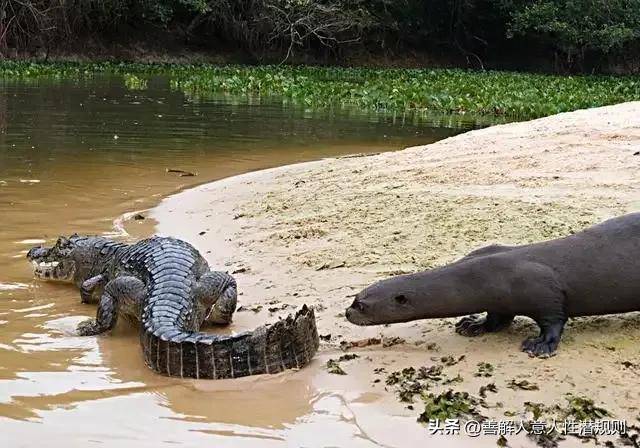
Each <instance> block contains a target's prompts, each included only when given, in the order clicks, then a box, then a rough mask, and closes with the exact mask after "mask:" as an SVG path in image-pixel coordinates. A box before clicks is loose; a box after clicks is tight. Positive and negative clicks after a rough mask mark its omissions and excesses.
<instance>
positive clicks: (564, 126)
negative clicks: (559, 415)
mask: <svg viewBox="0 0 640 448" xmlns="http://www.w3.org/2000/svg"><path fill="white" fill-rule="evenodd" d="M637 117H640V103H639V102H635V103H623V104H619V105H615V106H607V107H602V108H598V109H588V110H580V111H576V112H569V113H563V114H559V115H555V116H551V117H546V118H541V119H538V120H533V121H528V122H518V123H511V124H505V125H496V126H492V127H489V128H485V129H480V130H475V131H470V132H467V133H464V134H460V135H457V136H454V137H451V138H448V139H445V140H441V141H439V142H436V143H434V144H431V145H427V146H419V147H412V148H407V149H405V150H402V151H397V152H389V153H382V154H378V155H371V156H363V157H355V158H335V159H324V160H319V161H315V162H305V163H300V164H295V165H289V166H283V167H278V168H272V169H269V170H265V171H257V172H251V173H247V174H244V175H240V176H235V177H230V178H226V179H223V180H220V181H216V182H213V183H208V184H203V185H200V186H198V187H195V188H192V189H189V190H186V191H183V192H181V193H179V194H177V195H173V196H170V197H168V198H165V199H164V200H163V201H162V202H161V203H160V204H159V205H158V206H157V207H156V208H154V209H153V211H152V216H153V217H154V218H155V219H156V220H157V222H158V224H157V232H158V233H159V234H171V235H173V236H176V237H179V238H183V239H185V240H187V241H189V242H191V243H193V244H194V245H195V246H196V247H197V248H198V249H200V250H201V251H202V253H203V255H205V257H206V258H207V259H208V260H209V262H210V263H211V265H212V266H214V267H216V268H218V269H226V270H229V271H230V272H235V274H234V275H235V276H236V278H237V280H238V283H239V290H240V291H242V295H240V296H239V305H241V306H243V307H244V308H245V310H247V311H238V312H237V313H236V320H235V323H234V324H233V326H232V328H231V330H232V331H240V330H245V329H251V328H255V327H256V326H258V325H260V324H262V323H265V322H268V321H272V320H274V319H276V318H278V317H284V316H286V315H287V314H289V313H290V312H293V311H294V310H295V309H296V308H298V307H299V306H301V305H302V304H303V303H306V304H308V305H313V306H314V307H315V308H316V316H317V322H318V331H319V333H320V335H322V336H324V338H325V339H328V340H323V341H322V342H321V348H320V352H319V354H318V356H317V360H316V361H314V362H313V363H312V364H311V366H309V367H308V368H306V369H304V370H303V371H302V372H299V373H296V374H295V375H304V376H305V377H307V378H311V379H310V380H309V381H311V383H313V384H315V385H316V386H317V387H318V388H319V389H320V390H325V391H331V392H333V393H335V394H338V395H340V396H341V397H342V400H343V403H344V406H346V407H347V408H349V409H350V410H351V411H352V412H355V413H356V414H357V415H356V417H358V421H359V424H360V426H361V427H362V428H361V429H363V430H365V433H367V434H369V433H370V434H371V438H372V440H375V441H377V442H379V443H381V444H384V445H386V446H400V445H401V444H402V443H403V442H404V443H406V442H407V441H408V440H410V441H413V442H417V441H424V440H425V439H423V438H422V437H425V438H426V429H425V428H424V427H422V426H421V425H419V424H418V423H416V422H415V419H416V416H417V414H419V412H421V410H420V402H419V400H418V401H417V402H416V403H414V406H415V409H414V410H410V409H407V404H406V403H400V402H398V401H397V400H396V397H395V394H394V391H393V388H391V387H385V384H384V380H385V375H377V374H375V373H374V369H379V368H385V369H386V373H391V372H392V371H394V370H400V369H402V368H403V367H407V366H413V367H415V368H416V369H417V368H418V367H420V366H425V365H426V366H429V365H435V364H438V363H439V362H440V361H439V359H440V358H441V357H446V356H452V357H454V358H456V359H457V358H458V357H460V356H462V355H464V358H463V360H461V361H459V362H457V363H455V365H451V366H446V367H444V371H445V372H446V374H447V376H448V377H455V376H456V374H457V375H459V376H460V377H461V378H462V382H461V383H459V384H455V385H452V386H449V387H450V388H453V389H455V390H461V391H467V392H469V393H471V394H474V395H477V394H478V389H479V387H480V386H482V385H485V383H488V382H495V384H496V386H497V387H498V392H497V393H496V394H491V395H490V397H488V398H487V401H488V402H490V404H491V408H490V409H483V413H484V414H485V415H487V416H489V417H490V418H492V419H499V418H500V417H502V418H503V419H504V418H505V417H504V412H506V411H509V412H514V413H515V415H518V416H525V415H526V410H525V409H524V402H525V401H532V402H541V403H545V404H546V405H552V404H562V403H563V401H564V396H565V394H567V393H574V394H577V395H582V396H585V397H589V398H592V399H593V400H594V402H595V404H596V405H601V406H603V407H604V408H606V409H608V410H610V411H611V412H612V413H613V414H614V416H615V417H616V418H624V419H627V420H628V421H629V422H632V423H633V422H634V419H635V418H636V417H638V416H639V415H638V414H640V408H638V405H637V403H638V402H640V395H639V392H638V389H639V388H638V387H637V386H638V384H640V372H636V371H635V370H633V368H632V367H631V368H624V367H622V365H621V363H624V362H625V361H626V360H632V359H634V358H635V357H636V356H637V353H635V352H636V351H637V350H636V349H637V347H635V346H634V343H633V341H634V340H638V338H639V337H640V315H639V314H638V313H630V314H627V315H616V316H606V317H592V318H581V319H574V320H573V321H571V322H570V323H569V324H568V326H567V330H566V331H565V335H564V337H563V341H562V343H561V345H560V347H559V351H558V355H557V356H555V357H553V358H551V359H548V360H537V359H536V360H532V359H529V358H528V357H527V356H526V355H525V354H523V353H521V352H520V351H519V345H520V342H521V340H522V339H524V338H525V337H527V336H528V335H529V334H531V333H533V332H534V331H535V327H534V325H533V324H532V323H531V322H530V321H528V320H527V319H524V318H517V320H516V322H515V324H514V325H513V326H512V327H511V328H510V329H508V330H507V331H505V332H503V333H500V334H495V335H487V336H481V337H479V338H464V337H462V336H459V335H457V334H455V333H454V332H453V328H452V327H453V323H454V322H455V319H437V320H428V321H415V322H409V323H405V324H394V325H391V326H382V327H364V328H363V327H355V326H353V325H351V324H349V323H348V322H347V321H346V319H344V314H343V312H344V308H345V307H346V306H347V305H348V304H349V302H350V299H349V296H350V295H351V294H353V293H355V292H357V291H358V290H359V289H360V288H362V287H363V286H365V285H367V284H369V283H371V282H373V281H375V280H377V279H380V278H384V277H387V276H389V275H393V274H398V273H404V272H413V271H417V270H423V269H427V268H430V267H434V266H438V265H442V264H445V263H448V262H450V261H453V260H455V259H456V258H459V257H461V256H463V255H464V254H465V253H467V252H469V251H471V250H473V249H475V248H477V247H480V246H483V245H486V244H490V243H495V242H500V243H505V244H522V243H527V242H533V241H539V240H543V239H550V238H555V237H559V236H563V235H566V234H567V233H570V232H572V231H576V230H579V229H581V228H584V227H587V226H588V225H590V224H593V223H595V222H599V221H602V220H603V219H606V218H608V217H611V216H614V215H619V214H623V213H627V212H630V211H634V210H640V194H639V193H638V192H639V191H640V179H639V178H638V176H637V173H638V172H640V156H638V155H635V154H636V153H637V152H638V150H639V149H640V119H638V118H637ZM201 232H205V233H204V234H202V235H201V234H200V233H201ZM258 307H261V309H259V310H258ZM251 310H255V311H251ZM269 310H271V311H269ZM366 338H382V339H383V340H387V341H391V342H395V344H392V345H391V346H388V347H383V346H382V345H373V346H370V347H356V348H353V349H351V350H350V352H353V353H357V354H358V355H359V356H360V357H359V358H358V359H355V360H353V361H348V362H345V363H343V364H342V367H343V368H344V370H345V371H346V372H347V373H348V375H346V376H341V375H331V374H329V373H327V371H326V369H325V367H324V363H325V362H326V361H327V360H328V359H329V358H331V357H334V358H335V357H337V356H339V355H340V354H341V353H342V350H341V349H340V346H341V345H343V346H344V344H349V343H353V342H354V341H359V340H362V339H366ZM636 345H637V344H636ZM480 362H489V363H491V364H492V365H493V366H494V367H495V373H494V376H493V377H492V378H482V377H477V376H475V373H476V372H477V369H478V367H477V365H478V363H480ZM376 378H377V379H381V380H382V381H380V382H377V383H376V382H373V381H374V380H375V379H376ZM512 379H518V380H522V379H527V380H528V381H531V382H534V383H537V384H539V385H540V386H541V387H540V390H534V391H522V390H518V391H516V390H512V389H510V388H509V387H508V383H509V381H510V380H512ZM326 384H331V388H330V389H325V388H324V386H323V385H326ZM605 385H606V386H605ZM442 390H446V387H443V385H439V386H438V387H436V388H434V389H433V391H434V392H439V391H442ZM362 397H369V398H370V399H369V400H364V401H366V403H365V402H363V398H362ZM498 403H501V405H500V406H501V407H498ZM634 403H636V404H634ZM354 409H357V412H356V411H354ZM384 415H393V418H394V422H395V423H394V424H395V425H400V426H395V428H396V429H395V430H397V428H399V427H400V428H402V429H401V431H407V434H409V436H408V437H409V439H407V440H402V441H399V440H397V439H395V438H394V437H393V435H386V436H385V434H384V431H381V430H380V428H376V423H375V422H376V421H377V422H378V423H377V424H378V425H379V424H380V422H383V421H384V420H380V419H382V418H383V416H384ZM630 424H631V423H630ZM412 428H417V429H418V431H416V430H415V429H412ZM382 429H384V428H382ZM395 430H394V431H395ZM387 432H388V431H387ZM412 437H417V438H412ZM518 437H519V436H518ZM481 439H482V441H481V445H482V444H485V442H486V445H487V446H493V445H494V444H495V439H496V437H482V438H481ZM513 440H514V441H515V440H520V439H517V438H514V439H513ZM475 441H477V439H475V440H474V442H475ZM510 441H511V439H510ZM441 442H442V443H447V444H451V446H464V445H465V443H468V439H466V438H465V437H461V438H453V439H451V438H449V439H445V438H442V439H441V438H438V443H441ZM574 442H575V443H576V445H575V446H583V444H582V443H581V442H580V441H578V439H575V440H573V438H569V440H568V441H566V442H562V443H561V446H572V445H574ZM525 443H526V442H525ZM529 444H531V443H530V442H529Z"/></svg>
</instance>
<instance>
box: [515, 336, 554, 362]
mask: <svg viewBox="0 0 640 448" xmlns="http://www.w3.org/2000/svg"><path fill="white" fill-rule="evenodd" d="M558 342H559V341H548V340H546V339H545V337H544V336H539V337H537V338H528V339H525V340H524V341H523V342H522V351H523V352H525V353H528V354H529V356H531V357H532V358H533V357H536V358H550V357H551V356H555V354H556V349H557V348H558Z"/></svg>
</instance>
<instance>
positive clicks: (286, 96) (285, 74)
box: [0, 61, 640, 119]
mask: <svg viewBox="0 0 640 448" xmlns="http://www.w3.org/2000/svg"><path fill="white" fill-rule="evenodd" d="M104 74H113V75H118V76H122V77H123V78H124V80H125V82H126V84H127V86H129V88H131V89H143V88H145V87H146V80H147V79H149V78H150V77H151V76H156V75H163V76H166V77H168V78H169V82H170V85H171V88H173V89H174V90H178V91H181V92H183V93H185V94H186V95H187V96H190V97H195V98H202V97H206V96H208V95H215V94H219V93H229V94H234V95H241V96H248V97H266V96H268V97H272V98H279V99H280V100H281V101H282V103H283V104H289V103H292V104H298V105H301V106H305V107H312V108H316V109H317V108H331V107H336V106H337V107H355V108H358V109H366V110H376V111H378V110H383V111H387V112H394V113H404V112H408V111H411V112H415V113H433V112H435V113H445V114H465V115H466V114H471V115H474V116H483V115H484V116H487V115H488V116H494V117H495V116H500V117H508V118H509V119H530V118H537V117H543V116H547V115H551V114H555V113H558V112H567V111H572V110H577V109H583V108H588V107H598V106H605V105H609V104H616V103H620V102H624V101H634V100H635V101H637V100H640V83H638V82H637V78H635V77H633V76H593V75H585V76H570V77H566V76H556V75H545V74H533V73H514V72H501V71H472V70H461V69H437V70H434V69H429V70H424V69H395V68H393V69H373V68H343V67H340V68H338V67H305V66H295V67H291V66H273V65H266V66H233V65H228V66H216V65H210V64H141V63H112V62H97V63H78V62H57V63H46V62H42V63H33V62H24V61H2V62H0V77H11V78H22V79H37V78H41V77H47V78H50V79H58V80H62V79H83V78H91V77H93V76H98V75H104Z"/></svg>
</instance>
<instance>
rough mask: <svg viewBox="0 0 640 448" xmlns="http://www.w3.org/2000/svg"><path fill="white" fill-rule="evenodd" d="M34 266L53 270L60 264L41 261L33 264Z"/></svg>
mask: <svg viewBox="0 0 640 448" xmlns="http://www.w3.org/2000/svg"><path fill="white" fill-rule="evenodd" d="M35 264H36V266H38V267H41V268H55V267H56V266H58V265H59V264H60V262H59V261H41V262H40V263H35Z"/></svg>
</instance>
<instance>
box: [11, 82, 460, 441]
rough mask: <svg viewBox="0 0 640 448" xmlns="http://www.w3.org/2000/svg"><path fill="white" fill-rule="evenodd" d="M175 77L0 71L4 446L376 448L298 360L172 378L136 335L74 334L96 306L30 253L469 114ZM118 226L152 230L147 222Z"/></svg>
mask: <svg viewBox="0 0 640 448" xmlns="http://www.w3.org/2000/svg"><path fill="white" fill-rule="evenodd" d="M168 86H169V83H168V80H167V79H163V78H161V77H158V78H155V79H152V80H151V81H150V82H149V84H148V88H147V89H145V90H142V91H131V90H128V89H127V88H126V87H125V85H124V82H123V81H122V79H119V78H101V79H97V80H92V81H84V82H74V81H55V82H54V81H46V80H41V81H38V82H33V81H32V82H21V83H17V82H12V81H10V80H5V81H1V80H0V216H1V217H2V220H1V223H0V225H1V226H2V227H1V230H0V440H3V441H4V442H5V443H3V444H2V445H1V446H9V447H36V446H37V447H42V446H46V447H49V446H53V447H58V446H64V447H69V446H80V445H81V444H82V446H86V445H102V446H118V447H121V446H125V447H128V446H135V447H139V446H165V445H167V446H169V445H171V446H173V445H175V444H176V443H182V446H251V447H255V446H329V445H332V446H346V445H348V446H363V447H364V446H376V442H374V441H373V440H372V439H371V438H370V437H368V436H367V434H365V433H363V432H362V431H361V430H360V429H359V426H358V424H357V422H356V421H355V419H354V418H353V416H350V415H346V414H345V412H344V407H343V406H342V402H341V398H340V397H339V396H338V395H335V394H332V393H331V392H330V388H324V389H323V388H322V387H321V386H320V385H319V384H318V381H314V379H313V378H311V373H309V372H305V371H304V370H303V371H301V372H297V373H287V374H283V375H277V376H272V377H258V378H248V379H242V380H234V381H218V382H215V381H214V382H206V381H189V380H175V379H168V378H164V377H161V376H158V375H156V374H154V373H152V372H151V371H149V370H148V369H147V368H146V367H145V366H144V365H143V362H142V357H141V354H140V349H139V343H138V339H137V335H136V332H135V329H132V328H126V327H123V328H117V329H116V331H115V334H113V335H107V336H103V337H97V338H96V337H86V338H85V337H76V336H75V335H74V328H75V325H76V324H77V323H78V322H79V321H80V320H82V319H84V318H86V316H91V315H93V314H94V313H95V306H91V305H82V304H80V303H79V295H78V292H77V291H76V290H74V289H73V288H71V287H69V286H66V285H58V284H52V283H39V282H35V281H33V280H32V273H31V267H30V265H29V264H28V263H27V261H26V260H25V254H26V251H27V250H28V248H29V247H31V246H33V245H34V244H38V243H41V242H42V243H44V242H50V241H52V240H53V239H54V238H55V237H57V235H59V234H70V233H73V232H78V233H92V234H107V235H115V236H118V235H120V236H123V237H126V235H123V234H122V229H121V227H120V225H119V223H120V222H121V219H119V217H121V216H122V215H123V214H126V213H131V212H134V211H138V210H145V209H147V208H149V207H151V206H153V205H154V204H155V203H157V202H158V201H159V199H160V198H161V197H163V196H165V195H167V194H170V193H172V192H176V191H178V190H180V189H183V188H186V187H188V186H191V185H195V184H197V183H202V182H206V181H211V180H214V179H219V178H222V177H226V176H231V175H234V174H239V173H243V172H247V171H250V170H256V169H260V168H265V167H271V166H277V165H282V164H288V163H292V162H297V161H303V160H311V159H318V158H322V157H327V156H335V155H340V154H349V153H362V152H377V151H388V150H395V149H399V148H402V147H404V146H408V145H413V144H424V143H428V142H432V141H435V140H438V139H441V138H443V137H447V136H450V135H453V134H455V133H457V132H460V131H461V130H463V129H468V128H470V127H472V126H473V123H466V124H461V123H454V124H455V125H456V127H442V126H441V123H444V122H445V121H446V120H447V119H445V121H442V117H440V118H437V119H435V120H417V121H416V120H408V119H402V118H398V117H395V118H394V117H391V116H383V115H371V114H361V113H357V112H353V111H351V112H349V111H334V112H313V111H306V110H302V109H295V108H285V107H282V106H281V105H279V104H278V103H277V102H265V101H259V100H256V99H254V100H246V99H238V98H230V97H223V96H221V97H219V98H214V99H210V100H207V101H193V100H187V99H186V98H185V97H184V96H183V95H182V94H181V93H180V92H174V91H171V90H170V89H169V87H168ZM451 124H452V123H450V122H447V126H450V125H451ZM167 168H176V169H181V170H186V171H190V172H194V173H196V174H197V175H196V176H193V177H180V176H179V175H178V174H174V173H167V172H166V169H167ZM143 214H144V211H143ZM114 222H115V224H114ZM127 229H129V233H130V234H132V235H133V236H134V237H140V236H145V235H147V234H150V233H152V232H153V222H152V221H151V220H144V221H137V222H136V223H135V224H133V225H131V224H130V225H128V226H127ZM241 314H242V315H244V316H246V315H247V314H248V313H241ZM249 314H250V313H249ZM239 319H240V322H239V325H243V324H247V325H249V324H251V325H252V324H253V322H250V321H246V322H243V320H242V319H249V318H245V317H239ZM360 399H361V400H364V401H366V400H367V399H368V398H367V397H361V398H360ZM329 434H330V435H331V436H330V437H328V435H329ZM203 444H206V445H203Z"/></svg>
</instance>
